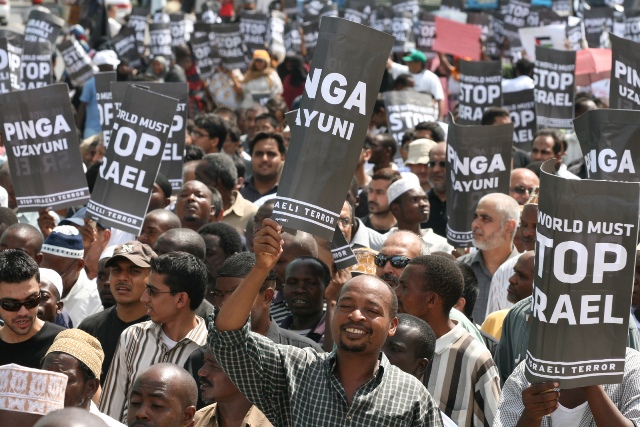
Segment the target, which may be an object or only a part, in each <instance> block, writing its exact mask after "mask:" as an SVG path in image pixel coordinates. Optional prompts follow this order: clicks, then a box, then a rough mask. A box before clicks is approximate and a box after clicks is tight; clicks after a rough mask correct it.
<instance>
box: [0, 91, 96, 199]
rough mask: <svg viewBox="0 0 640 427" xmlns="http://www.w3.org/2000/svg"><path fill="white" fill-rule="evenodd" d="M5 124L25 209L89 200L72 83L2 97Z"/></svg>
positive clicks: (18, 193)
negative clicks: (71, 95)
mask: <svg viewBox="0 0 640 427" xmlns="http://www.w3.org/2000/svg"><path fill="white" fill-rule="evenodd" d="M0 122H1V123H2V140H3V142H4V146H5V148H6V153H7V162H9V172H10V174H11V181H12V182H13V190H14V192H15V194H16V201H17V204H18V209H19V210H20V211H37V210H39V209H43V208H53V209H63V208H67V207H70V206H77V205H82V204H84V203H86V201H87V200H89V188H88V186H87V180H86V178H85V175H84V170H83V169H82V159H81V158H80V150H79V149H78V145H79V142H78V136H77V134H76V128H75V122H74V115H73V111H72V109H71V101H70V100H69V89H68V87H67V85H66V84H64V83H60V84H55V85H51V86H47V87H43V88H38V89H32V90H23V91H15V92H12V93H7V94H4V95H0Z"/></svg>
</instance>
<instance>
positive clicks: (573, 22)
mask: <svg viewBox="0 0 640 427" xmlns="http://www.w3.org/2000/svg"><path fill="white" fill-rule="evenodd" d="M566 37H567V40H568V41H569V50H576V51H578V50H580V49H582V48H583V47H584V46H585V44H586V42H587V40H586V38H585V34H584V24H583V23H582V19H580V18H578V17H575V16H570V17H569V19H568V21H567V28H566Z"/></svg>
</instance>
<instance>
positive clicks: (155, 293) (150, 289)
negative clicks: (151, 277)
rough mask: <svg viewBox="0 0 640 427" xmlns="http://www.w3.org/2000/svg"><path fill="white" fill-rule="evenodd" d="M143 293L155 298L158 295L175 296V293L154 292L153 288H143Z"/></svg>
mask: <svg viewBox="0 0 640 427" xmlns="http://www.w3.org/2000/svg"><path fill="white" fill-rule="evenodd" d="M145 291H146V292H147V293H148V294H149V296H150V297H152V298H153V297H155V296H156V295H159V294H176V293H177V292H174V291H156V290H155V289H154V288H152V287H149V286H147V287H146V288H145Z"/></svg>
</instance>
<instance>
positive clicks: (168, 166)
mask: <svg viewBox="0 0 640 427" xmlns="http://www.w3.org/2000/svg"><path fill="white" fill-rule="evenodd" d="M140 84H141V85H143V86H145V87H149V90H151V91H152V92H155V93H159V94H160V95H164V96H167V97H169V98H174V99H177V100H178V106H177V107H176V112H175V115H174V116H173V121H172V122H171V127H170V128H169V136H168V137H167V142H166V144H165V145H164V150H163V151H162V163H160V173H162V174H163V175H164V176H165V177H167V179H168V180H169V182H170V183H171V189H172V190H173V192H174V193H177V192H178V190H179V189H180V187H182V166H183V159H184V155H183V154H184V144H185V135H186V130H187V127H186V126H187V102H188V99H189V86H188V85H187V84H186V83H158V82H144V83H140ZM128 86H129V84H128V83H124V82H121V83H116V82H114V83H111V93H112V94H113V103H114V111H115V113H116V114H117V112H118V110H119V109H120V105H121V103H122V100H123V99H124V96H125V93H126V90H127V87H128Z"/></svg>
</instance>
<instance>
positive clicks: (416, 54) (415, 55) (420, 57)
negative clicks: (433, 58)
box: [402, 49, 427, 64]
mask: <svg viewBox="0 0 640 427" xmlns="http://www.w3.org/2000/svg"><path fill="white" fill-rule="evenodd" d="M402 60H403V61H404V62H422V63H423V64H424V63H425V62H427V56H426V55H425V54H424V53H422V52H420V51H419V50H416V49H413V50H412V51H411V52H410V53H409V55H407V56H403V57H402Z"/></svg>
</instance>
